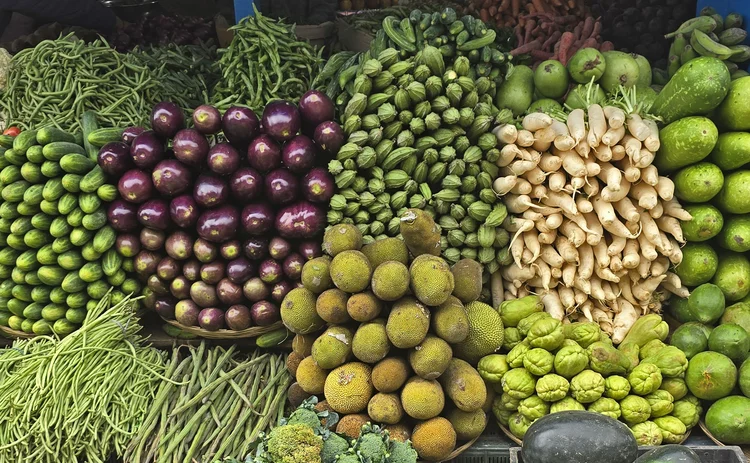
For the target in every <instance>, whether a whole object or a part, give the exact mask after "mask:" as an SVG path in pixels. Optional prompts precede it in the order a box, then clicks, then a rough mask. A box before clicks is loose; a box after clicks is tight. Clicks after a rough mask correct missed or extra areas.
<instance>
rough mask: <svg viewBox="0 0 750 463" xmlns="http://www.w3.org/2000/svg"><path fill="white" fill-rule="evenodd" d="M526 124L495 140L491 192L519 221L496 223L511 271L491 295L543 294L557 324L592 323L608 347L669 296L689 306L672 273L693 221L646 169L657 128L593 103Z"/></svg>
mask: <svg viewBox="0 0 750 463" xmlns="http://www.w3.org/2000/svg"><path fill="white" fill-rule="evenodd" d="M522 126H523V128H522V129H520V130H519V129H517V128H516V126H514V125H512V124H506V125H503V126H500V127H497V128H496V129H494V131H493V132H494V133H495V135H496V136H497V138H498V140H499V141H500V144H501V145H502V149H501V156H500V159H499V160H498V161H497V165H498V166H499V167H500V168H501V169H500V172H501V173H500V177H499V178H497V179H496V180H495V181H494V185H493V187H494V190H495V193H496V194H497V195H498V196H502V197H503V202H504V203H505V205H506V206H507V208H508V212H509V213H511V214H515V217H513V216H509V218H508V219H507V220H506V221H505V223H504V224H503V226H504V228H505V229H506V230H508V232H510V233H511V235H512V240H511V242H510V252H511V255H512V257H513V261H514V263H515V264H511V265H509V266H507V267H505V268H503V269H502V270H501V271H500V275H501V276H502V280H503V281H502V285H500V284H499V281H495V282H494V283H495V284H493V290H495V292H496V293H497V292H498V291H503V297H504V299H514V298H518V297H523V296H525V295H527V294H532V293H533V294H538V295H540V296H542V300H543V302H544V306H545V310H546V311H547V312H549V313H550V314H551V315H552V316H553V317H555V318H557V319H559V320H562V321H564V322H566V323H567V322H570V321H594V322H597V323H599V325H600V326H601V327H602V329H603V330H604V331H606V332H607V333H609V334H610V335H611V336H612V340H613V341H614V342H615V343H618V342H619V341H621V340H622V339H623V338H624V337H625V335H626V334H627V333H628V331H629V330H630V327H631V326H632V325H633V323H635V321H636V320H637V319H638V317H639V316H641V315H645V314H647V313H649V312H659V311H660V310H661V303H662V302H663V301H664V300H666V298H667V297H669V293H674V294H676V295H679V296H680V297H687V295H688V290H687V288H685V287H684V286H683V285H682V283H681V282H680V278H679V277H678V276H677V275H676V274H674V273H672V272H670V271H669V270H670V264H673V265H677V264H679V263H680V262H681V261H682V251H681V250H680V243H684V239H683V237H682V229H681V228H680V221H681V220H691V216H690V214H689V213H688V212H687V211H685V210H684V209H683V208H682V207H681V206H680V204H679V203H678V202H677V200H676V199H675V198H674V197H673V194H674V184H673V183H672V181H671V180H670V179H668V178H666V177H662V176H660V175H659V172H658V171H657V169H656V167H655V166H654V165H652V161H653V160H654V155H655V153H656V151H658V149H659V132H658V128H657V126H656V123H655V122H653V121H651V120H646V119H642V118H641V117H640V116H639V115H638V114H629V115H627V114H626V113H625V112H624V111H623V110H621V109H619V108H616V107H613V106H607V107H604V108H602V107H601V106H599V105H598V104H593V105H591V106H589V108H588V110H587V111H584V110H582V109H576V110H574V111H572V112H571V113H570V114H569V115H568V118H567V123H563V122H560V121H558V120H555V119H553V118H552V117H550V116H548V115H546V114H544V113H533V114H529V115H527V116H526V117H525V118H524V119H523V123H522ZM493 296H495V297H498V295H497V294H493Z"/></svg>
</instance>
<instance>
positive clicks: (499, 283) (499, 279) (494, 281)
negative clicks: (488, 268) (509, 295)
mask: <svg viewBox="0 0 750 463" xmlns="http://www.w3.org/2000/svg"><path fill="white" fill-rule="evenodd" d="M490 288H491V294H492V307H494V308H495V309H499V308H500V304H502V302H503V300H504V298H505V294H504V293H505V289H504V287H503V276H502V274H501V273H500V272H499V271H498V272H495V273H493V274H492V275H491V276H490Z"/></svg>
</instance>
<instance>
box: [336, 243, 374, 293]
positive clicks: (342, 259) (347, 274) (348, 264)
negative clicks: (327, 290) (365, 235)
mask: <svg viewBox="0 0 750 463" xmlns="http://www.w3.org/2000/svg"><path fill="white" fill-rule="evenodd" d="M330 271H331V280H332V281H333V284H334V285H336V287H337V288H338V289H340V290H341V291H344V292H347V293H358V292H360V291H364V290H365V288H367V287H368V286H369V285H370V279H371V278H372V265H370V261H369V260H367V257H366V256H365V255H364V254H362V253H361V252H359V251H343V252H341V253H339V254H337V255H336V257H334V258H333V260H332V261H331V266H330Z"/></svg>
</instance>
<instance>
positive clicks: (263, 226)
mask: <svg viewBox="0 0 750 463" xmlns="http://www.w3.org/2000/svg"><path fill="white" fill-rule="evenodd" d="M273 221H274V212H273V209H272V208H271V206H270V205H268V204H266V203H256V204H248V205H247V206H245V207H244V208H243V209H242V226H243V228H244V229H245V231H246V232H247V233H248V234H249V235H256V236H257V235H264V234H266V233H267V232H269V231H270V230H271V229H272V228H273Z"/></svg>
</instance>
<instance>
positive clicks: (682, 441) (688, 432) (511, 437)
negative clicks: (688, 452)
mask: <svg viewBox="0 0 750 463" xmlns="http://www.w3.org/2000/svg"><path fill="white" fill-rule="evenodd" d="M702 424H703V423H701V428H703V425H702ZM497 425H498V426H499V427H500V430H502V431H503V434H505V435H506V436H507V437H508V439H510V440H512V441H513V442H515V443H516V444H518V445H523V441H522V440H521V439H519V438H517V437H516V436H515V435H514V434H513V433H512V432H510V429H508V428H506V427H505V426H503V424H502V423H500V422H498V423H497ZM692 431H693V428H690V429H688V431H687V432H686V433H685V437H683V438H682V440H681V441H680V444H683V443H684V442H685V441H686V440H688V437H690V433H691V432H692ZM714 442H717V443H718V441H714ZM721 445H724V444H721Z"/></svg>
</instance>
